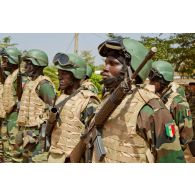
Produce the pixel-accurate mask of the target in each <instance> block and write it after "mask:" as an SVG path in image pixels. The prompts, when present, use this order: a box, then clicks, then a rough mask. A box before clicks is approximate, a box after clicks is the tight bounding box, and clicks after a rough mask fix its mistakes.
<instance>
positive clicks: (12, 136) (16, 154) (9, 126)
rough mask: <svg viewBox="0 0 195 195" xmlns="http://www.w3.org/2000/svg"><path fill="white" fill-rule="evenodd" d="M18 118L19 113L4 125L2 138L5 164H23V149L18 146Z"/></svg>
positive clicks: (14, 114)
mask: <svg viewBox="0 0 195 195" xmlns="http://www.w3.org/2000/svg"><path fill="white" fill-rule="evenodd" d="M17 117H18V114H17V112H13V113H11V114H10V115H9V116H7V118H6V119H5V120H4V121H3V123H2V127H1V136H2V144H3V160H4V162H22V148H21V146H19V145H18V144H17V139H18V138H17V137H18V134H19V133H18V132H19V130H18V126H17V125H16V121H17Z"/></svg>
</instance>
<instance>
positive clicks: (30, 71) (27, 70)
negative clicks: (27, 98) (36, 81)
mask: <svg viewBox="0 0 195 195" xmlns="http://www.w3.org/2000/svg"><path fill="white" fill-rule="evenodd" d="M33 67H34V66H33V64H32V62H31V61H26V62H25V65H24V69H25V73H26V75H27V76H29V77H32V76H33V74H34V71H33V69H34V68H33Z"/></svg>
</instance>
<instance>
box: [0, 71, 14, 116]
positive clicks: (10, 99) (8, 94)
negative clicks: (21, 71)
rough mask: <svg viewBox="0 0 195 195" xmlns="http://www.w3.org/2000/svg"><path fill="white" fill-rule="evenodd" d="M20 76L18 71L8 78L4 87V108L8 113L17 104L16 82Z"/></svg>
mask: <svg viewBox="0 0 195 195" xmlns="http://www.w3.org/2000/svg"><path fill="white" fill-rule="evenodd" d="M17 74H18V69H17V70H15V71H14V72H13V73H12V74H11V75H9V76H8V77H7V79H6V80H5V83H4V87H3V107H4V110H5V112H6V113H8V114H9V113H10V112H11V111H12V109H13V107H14V106H15V104H16V101H17V96H16V95H14V81H15V79H16V76H17Z"/></svg>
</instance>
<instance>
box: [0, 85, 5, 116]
mask: <svg viewBox="0 0 195 195" xmlns="http://www.w3.org/2000/svg"><path fill="white" fill-rule="evenodd" d="M5 115H6V113H5V110H4V108H3V84H1V83H0V118H5Z"/></svg>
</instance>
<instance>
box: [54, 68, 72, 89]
mask: <svg viewBox="0 0 195 195" xmlns="http://www.w3.org/2000/svg"><path fill="white" fill-rule="evenodd" d="M58 79H59V88H60V89H61V90H65V89H67V88H71V87H72V86H73V84H74V77H73V74H72V73H71V72H68V71H64V70H58Z"/></svg>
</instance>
